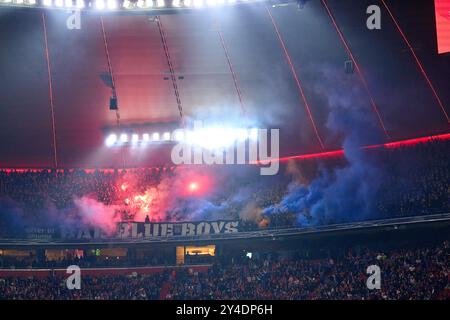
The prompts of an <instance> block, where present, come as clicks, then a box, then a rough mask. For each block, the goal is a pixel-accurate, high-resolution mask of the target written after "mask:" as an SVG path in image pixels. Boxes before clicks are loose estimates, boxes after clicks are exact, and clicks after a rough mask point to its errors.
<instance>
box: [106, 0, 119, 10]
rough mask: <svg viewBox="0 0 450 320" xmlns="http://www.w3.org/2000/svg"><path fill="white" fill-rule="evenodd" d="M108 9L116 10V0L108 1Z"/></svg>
mask: <svg viewBox="0 0 450 320" xmlns="http://www.w3.org/2000/svg"><path fill="white" fill-rule="evenodd" d="M107 4H108V9H116V8H117V1H116V0H108V2H107Z"/></svg>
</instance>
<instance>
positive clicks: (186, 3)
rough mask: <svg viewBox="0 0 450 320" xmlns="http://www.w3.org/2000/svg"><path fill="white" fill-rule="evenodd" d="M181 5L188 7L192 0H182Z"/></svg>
mask: <svg viewBox="0 0 450 320" xmlns="http://www.w3.org/2000/svg"><path fill="white" fill-rule="evenodd" d="M183 5H184V6H185V7H190V6H191V5H192V0H184V1H183Z"/></svg>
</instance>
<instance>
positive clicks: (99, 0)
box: [95, 0, 105, 10]
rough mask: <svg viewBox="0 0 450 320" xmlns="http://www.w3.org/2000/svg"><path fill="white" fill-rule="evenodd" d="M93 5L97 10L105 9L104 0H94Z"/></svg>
mask: <svg viewBox="0 0 450 320" xmlns="http://www.w3.org/2000/svg"><path fill="white" fill-rule="evenodd" d="M95 7H96V8H97V9H99V10H103V9H105V1H104V0H95Z"/></svg>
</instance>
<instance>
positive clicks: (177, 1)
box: [172, 0, 181, 8]
mask: <svg viewBox="0 0 450 320" xmlns="http://www.w3.org/2000/svg"><path fill="white" fill-rule="evenodd" d="M172 6H174V7H177V8H178V7H180V6H181V0H173V1H172Z"/></svg>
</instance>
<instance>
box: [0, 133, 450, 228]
mask: <svg viewBox="0 0 450 320" xmlns="http://www.w3.org/2000/svg"><path fill="white" fill-rule="evenodd" d="M367 152H368V157H371V159H372V162H374V163H376V164H377V167H378V169H380V171H381V172H382V179H383V180H382V185H381V187H380V188H379V191H377V192H376V195H374V198H375V201H374V202H375V203H376V204H377V205H376V209H375V210H376V211H377V212H375V213H374V214H373V215H372V216H374V217H380V218H386V217H404V216H410V215H422V214H429V213H446V212H449V210H450V200H449V199H450V197H449V195H450V183H449V182H450V167H449V165H448V164H449V163H450V141H445V140H444V141H442V140H439V141H433V142H428V143H423V144H417V145H413V146H411V145H409V146H403V147H397V148H383V149H380V150H377V151H367ZM306 161H308V162H314V163H320V165H322V166H323V165H325V166H327V167H333V165H336V166H338V165H341V164H342V161H341V160H339V159H335V158H325V159H309V160H306ZM324 163H325V164H324ZM336 163H339V164H336ZM316 167H317V166H316ZM281 170H282V171H284V172H289V170H288V168H286V167H282V169H281ZM306 171H308V170H306ZM306 171H305V172H302V173H301V174H307V173H308V172H306ZM309 171H311V172H312V171H313V170H309ZM130 174H131V175H133V176H134V178H133V180H134V181H135V182H136V185H135V186H134V187H135V188H136V190H137V191H144V190H146V188H149V187H150V186H152V185H155V184H157V183H158V182H159V181H160V180H161V177H162V176H163V175H164V174H174V175H175V178H176V169H174V168H152V169H138V170H133V172H132V173H130V172H128V173H127V172H126V171H122V170H115V171H108V172H101V171H89V172H88V171H86V170H65V171H54V170H41V171H26V172H22V171H21V172H15V171H6V170H3V171H1V170H0V209H3V208H2V206H4V205H5V204H4V203H5V199H9V200H12V201H13V202H14V204H15V205H17V204H18V206H20V208H21V210H23V212H31V213H32V214H31V216H32V217H33V225H42V224H45V222H46V221H45V219H46V216H45V215H40V214H36V211H38V210H49V208H57V209H65V208H68V207H70V206H71V204H72V203H73V199H74V198H75V197H82V196H89V197H92V198H95V199H96V200H98V201H100V202H102V203H104V204H106V205H109V204H114V203H116V202H117V201H118V199H119V196H118V195H119V194H120V188H121V181H122V180H123V179H124V177H125V176H127V175H130ZM244 178H245V180H246V181H243V180H244ZM297 178H298V177H296V179H297ZM254 179H261V180H258V181H257V182H255V181H248V180H249V179H248V175H247V176H242V178H240V177H239V174H238V175H237V176H236V177H234V178H233V179H229V180H233V181H234V180H236V181H234V182H235V183H234V184H233V183H229V182H227V187H226V188H225V187H224V188H223V189H225V190H223V197H222V198H220V201H219V200H217V201H216V202H217V203H218V207H220V204H221V203H231V204H232V203H233V201H232V200H231V201H230V199H235V198H237V197H239V196H241V195H239V193H240V192H244V191H242V190H245V187H248V189H249V190H250V191H249V192H247V193H248V194H249V195H246V197H247V200H246V203H252V205H253V206H254V208H255V209H254V210H253V211H254V212H256V211H258V210H259V211H262V210H263V209H264V208H267V207H269V206H271V205H274V204H277V203H279V202H280V201H281V200H282V198H283V196H284V195H285V194H286V191H287V185H288V184H289V182H291V181H292V173H288V174H286V173H284V174H280V175H278V176H276V177H272V178H264V179H262V178H261V177H260V176H259V175H256V176H255V177H254ZM307 180H308V179H305V181H304V183H307ZM261 181H262V182H261ZM264 181H265V182H264ZM309 181H311V179H310V180H309ZM233 186H234V187H233ZM216 187H217V186H216ZM246 203H244V204H242V203H241V204H240V206H237V207H234V206H233V205H229V208H228V209H227V210H228V211H229V212H227V217H228V218H233V219H234V218H236V217H242V216H244V218H246V217H245V214H243V212H244V211H245V209H246V208H245V204H246ZM1 213H2V212H1V211H0V214H1ZM188 214H189V213H188ZM298 214H304V213H301V212H285V213H283V214H274V215H272V216H268V217H266V218H265V219H262V220H260V221H256V223H253V222H252V221H255V219H254V216H255V213H252V214H251V215H250V217H249V220H250V221H249V222H248V223H246V224H245V226H246V228H247V229H251V228H257V227H267V226H269V227H285V226H292V225H293V224H295V223H296V221H297V219H296V215H298ZM256 215H258V214H256ZM169 216H170V215H169ZM39 219H41V220H42V221H40V220H39ZM179 219H181V220H183V217H179ZM2 220H4V219H2ZM2 222H3V221H0V234H1V233H3V232H2V228H3V229H4V228H5V226H4V224H3V223H2Z"/></svg>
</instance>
